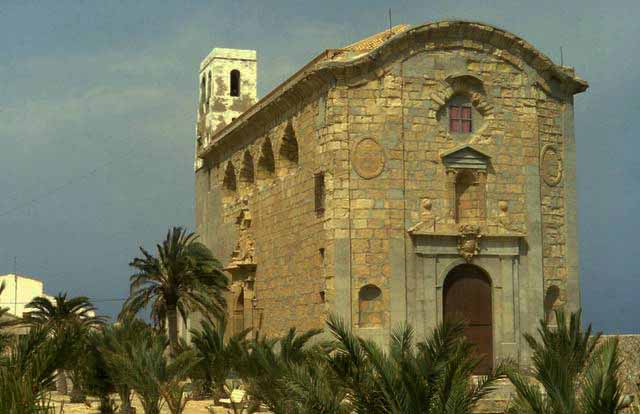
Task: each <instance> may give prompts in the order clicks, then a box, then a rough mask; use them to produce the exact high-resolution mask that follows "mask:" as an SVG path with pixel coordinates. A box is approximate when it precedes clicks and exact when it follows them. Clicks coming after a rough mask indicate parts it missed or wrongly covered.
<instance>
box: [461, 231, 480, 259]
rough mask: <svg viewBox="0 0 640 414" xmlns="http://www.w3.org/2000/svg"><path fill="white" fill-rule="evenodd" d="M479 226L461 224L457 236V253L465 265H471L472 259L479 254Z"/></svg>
mask: <svg viewBox="0 0 640 414" xmlns="http://www.w3.org/2000/svg"><path fill="white" fill-rule="evenodd" d="M481 238H482V234H480V226H477V225H474V224H463V225H461V226H460V230H459V234H458V252H460V256H462V257H463V258H464V260H465V261H466V262H467V263H471V260H473V257H474V256H476V255H477V254H479V253H480V239H481Z"/></svg>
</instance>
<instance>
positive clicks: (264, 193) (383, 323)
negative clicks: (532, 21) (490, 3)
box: [196, 22, 586, 360]
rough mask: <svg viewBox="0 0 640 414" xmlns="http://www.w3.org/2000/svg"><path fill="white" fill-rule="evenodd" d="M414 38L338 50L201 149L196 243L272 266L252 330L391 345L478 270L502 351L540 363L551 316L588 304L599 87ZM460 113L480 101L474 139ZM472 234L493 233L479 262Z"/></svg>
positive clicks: (453, 31)
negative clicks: (531, 336) (581, 196)
mask: <svg viewBox="0 0 640 414" xmlns="http://www.w3.org/2000/svg"><path fill="white" fill-rule="evenodd" d="M407 33H409V34H407V35H406V36H404V35H397V36H395V37H393V38H392V39H390V40H388V41H387V43H385V45H384V46H383V47H381V48H379V49H376V50H375V51H372V52H371V54H370V55H368V56H366V57H363V56H364V55H362V56H360V55H356V56H355V57H353V56H352V57H353V59H352V60H348V61H347V60H341V59H348V58H345V57H344V56H342V55H341V53H342V52H336V53H337V55H334V54H333V52H331V51H327V52H326V53H325V54H322V55H320V56H318V58H316V59H315V60H314V61H312V62H311V63H310V64H309V65H307V66H305V67H304V68H302V69H301V70H300V71H299V72H298V73H296V74H294V75H293V76H292V78H290V79H289V80H288V81H286V82H285V84H283V85H282V86H280V87H279V88H277V89H276V90H275V91H274V92H273V93H271V94H269V95H268V96H267V97H265V99H264V100H263V101H261V102H259V103H258V104H257V105H255V106H254V107H252V108H250V109H249V110H248V111H247V112H245V113H244V114H243V115H241V118H240V119H239V120H238V121H239V122H235V123H233V124H232V125H229V126H228V128H225V129H224V130H223V131H222V133H220V132H219V134H218V135H219V136H217V137H214V141H213V142H211V143H209V144H206V145H204V146H203V147H202V148H205V149H206V151H204V150H203V152H202V153H201V154H200V155H202V156H203V159H204V166H203V168H201V169H199V170H198V171H197V174H196V181H197V182H196V185H197V191H196V193H197V203H196V217H197V221H198V222H197V226H198V232H199V233H200V234H201V235H203V237H204V240H205V241H206V243H207V244H208V245H209V246H211V247H212V248H213V250H214V252H215V254H216V255H217V256H218V257H220V258H221V259H222V260H223V261H225V264H228V265H230V266H231V265H233V266H235V267H233V269H234V270H233V272H236V273H237V272H239V271H240V270H242V272H243V275H244V276H246V275H247V272H249V273H250V269H251V268H252V266H253V267H254V268H255V266H257V267H258V270H257V271H256V278H255V284H254V283H253V282H252V281H251V276H249V279H246V278H245V279H246V280H245V281H244V282H242V283H240V281H239V280H240V279H242V278H238V280H236V281H235V283H234V288H233V295H235V296H237V295H239V294H240V288H241V287H242V286H244V289H245V290H244V292H245V293H244V306H243V309H244V310H245V316H244V322H245V325H247V323H248V322H251V324H255V326H256V327H258V326H259V327H260V328H261V330H262V332H264V333H268V334H276V333H280V332H282V331H283V330H284V329H286V328H288V327H289V326H291V325H295V326H297V327H298V328H301V329H306V328H309V327H320V326H322V320H323V319H324V316H325V315H326V312H327V311H330V312H334V313H337V314H338V315H340V316H342V317H343V318H345V319H346V320H347V321H348V322H349V323H350V324H351V325H352V326H353V328H355V330H356V332H357V333H358V334H359V335H363V336H367V337H371V338H376V339H379V340H381V341H383V340H384V338H385V337H386V335H387V334H388V333H389V332H390V329H391V328H392V327H394V326H397V325H398V324H401V323H405V322H410V323H412V324H414V325H417V328H418V329H417V332H418V333H419V334H424V333H426V332H428V328H430V327H433V326H435V324H436V323H437V322H438V321H440V320H441V319H442V291H443V284H442V282H443V280H444V278H445V277H446V271H449V270H451V269H452V268H453V267H454V266H456V265H457V264H460V263H464V262H465V260H466V261H472V260H475V262H474V263H476V264H477V265H478V266H479V267H481V268H482V266H484V268H483V270H484V272H485V273H487V276H488V278H489V279H491V283H492V300H493V302H492V305H491V306H492V312H493V317H494V322H493V328H492V329H493V330H494V331H493V334H492V335H493V338H494V340H495V345H496V349H499V350H500V351H497V352H496V355H498V356H517V357H518V358H519V359H521V360H523V359H526V358H522V356H523V355H524V353H523V352H524V351H523V352H521V351H522V349H521V348H522V347H521V346H520V343H519V341H520V339H519V338H520V337H521V333H522V332H526V331H534V330H535V328H536V327H537V323H538V320H539V319H540V318H542V317H544V306H545V305H546V306H547V308H548V310H549V312H548V313H549V314H551V312H550V310H551V309H553V308H554V307H558V306H561V305H563V304H570V305H571V306H572V307H575V306H577V305H579V296H578V295H577V293H575V292H579V285H578V279H577V241H576V237H577V232H576V224H575V221H576V220H575V143H574V137H573V112H572V94H573V93H578V92H580V91H583V90H584V89H586V83H584V82H582V81H580V80H578V79H577V78H575V77H574V76H573V74H570V73H569V72H568V70H567V69H566V68H560V67H557V66H555V65H553V64H552V63H551V62H550V61H549V60H548V59H547V58H545V57H544V56H542V55H540V54H539V53H538V52H537V51H535V50H534V49H533V48H532V47H531V46H530V45H528V44H527V43H526V42H524V41H523V40H521V39H517V38H515V37H514V36H513V35H510V34H506V33H504V32H502V31H500V30H499V29H496V28H491V27H488V26H485V25H479V24H473V23H465V22H454V23H451V24H450V23H443V24H433V25H424V26H422V27H420V28H417V29H416V30H412V31H411V32H407ZM335 56H338V57H337V58H335V59H333V57H335ZM341 56H342V57H341ZM451 102H459V103H460V104H468V105H470V106H471V109H472V111H471V113H470V114H469V120H470V121H471V122H472V123H473V132H471V133H457V132H451V131H450V128H449V120H448V115H447V114H448V112H447V111H449V110H450V109H449V104H450V103H451ZM218 138H219V139H220V140H219V141H218ZM447 157H450V158H451V160H453V161H454V162H449V161H448V160H449V158H447ZM456 163H459V164H456ZM465 163H467V164H465ZM468 163H472V164H473V163H475V164H473V165H472V164H468ZM465 171H466V172H465ZM320 173H321V174H324V182H325V184H326V203H325V206H324V210H323V211H322V212H319V211H316V206H315V203H314V194H315V192H314V181H316V180H315V179H314V177H315V176H317V174H320ZM462 178H464V180H462ZM465 180H466V181H465ZM463 181H464V182H463ZM462 223H464V224H470V225H471V227H469V229H471V228H473V227H474V226H477V227H478V229H479V230H478V235H480V233H481V236H482V237H481V238H482V241H481V242H478V243H479V247H478V246H477V245H476V244H475V241H473V240H470V242H471V245H472V246H476V247H478V248H477V249H476V248H473V249H471V250H470V251H467V252H466V253H467V255H466V256H465V255H463V254H462V253H463V252H462V251H461V249H460V247H459V245H457V243H459V242H460V240H461V239H459V237H460V231H461V230H460V224H462ZM416 229H418V230H420V231H416V232H414V230H416ZM420 232H422V233H420ZM429 232H430V233H429ZM419 233H420V234H421V236H420V237H423V239H425V238H426V239H429V238H430V239H429V240H431V242H433V245H432V246H428V245H427V244H428V243H427V242H424V240H422V241H419V240H418V238H416V237H418V236H417V235H418V234H419ZM414 236H415V237H414ZM438 237H440V239H437V238H438ZM436 239H437V240H436ZM431 242H429V243H431ZM420 243H422V244H421V245H420ZM436 245H437V246H436ZM436 250H437V252H435V251H436ZM434 252H435V253H434ZM474 256H477V257H475V258H474ZM463 257H464V258H463ZM424 258H428V260H426V259H425V260H423V259H424ZM239 269H240V270H239ZM447 269H448V270H447ZM442 272H445V273H442ZM549 288H551V289H549ZM545 289H546V290H545ZM247 292H249V293H250V294H247ZM254 295H255V299H256V300H255V301H253V302H252V301H251V299H253V298H254ZM545 295H546V296H545ZM230 302H231V303H233V300H232V301H230ZM252 305H256V307H255V308H254V307H252ZM247 312H248V313H249V314H250V315H247ZM361 312H362V313H363V315H361V314H360V313H361ZM253 316H256V321H253V320H252V319H251V318H252V317H253Z"/></svg>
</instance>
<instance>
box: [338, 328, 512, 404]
mask: <svg viewBox="0 0 640 414" xmlns="http://www.w3.org/2000/svg"><path fill="white" fill-rule="evenodd" d="M327 323H328V325H329V330H330V331H331V333H332V334H333V336H334V338H335V341H334V348H335V351H334V352H332V353H330V354H329V356H328V357H327V360H328V364H329V366H330V367H331V368H332V370H333V373H334V376H335V378H336V379H337V380H338V381H339V382H340V383H341V384H340V387H339V388H338V389H342V390H344V392H345V395H346V396H347V399H348V400H349V402H350V403H351V406H352V409H353V411H354V412H355V413H362V414H364V413H392V414H414V413H415V414H418V413H447V414H457V413H460V414H467V413H470V412H471V410H472V408H473V407H474V405H475V404H476V403H477V402H478V401H479V400H480V399H481V398H482V397H484V396H486V395H487V394H488V393H489V392H491V390H492V389H493V386H494V384H495V382H496V380H497V379H498V378H500V377H501V376H502V375H503V373H504V372H505V367H504V366H503V365H499V366H498V367H497V368H496V369H495V370H494V371H493V372H492V373H491V374H490V375H488V376H486V377H482V378H480V380H479V381H478V382H477V383H474V381H473V380H472V378H473V371H474V369H475V368H476V366H477V365H478V364H479V363H480V359H478V358H477V357H474V356H473V352H472V351H473V345H472V344H471V343H469V342H468V341H466V340H465V339H464V337H463V333H464V324H463V323H461V322H445V323H444V324H443V325H441V326H439V327H438V328H436V329H435V330H434V331H433V334H432V335H431V336H430V337H428V338H426V340H424V341H421V342H418V343H417V344H415V341H414V335H413V330H412V329H411V328H410V327H400V328H398V329H396V330H395V331H394V332H393V334H392V335H391V343H390V347H389V352H388V353H387V352H384V351H383V350H382V349H381V348H380V347H379V346H378V345H377V344H376V343H375V342H373V341H370V340H366V339H362V338H359V337H357V336H355V335H354V334H353V333H352V332H351V331H350V330H349V329H348V328H347V327H346V326H345V324H344V322H343V321H342V320H340V319H339V318H336V317H330V318H329V320H328V322H327Z"/></svg>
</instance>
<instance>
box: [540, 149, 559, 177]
mask: <svg viewBox="0 0 640 414" xmlns="http://www.w3.org/2000/svg"><path fill="white" fill-rule="evenodd" d="M540 164H541V166H540V167H541V168H540V169H541V170H542V179H543V180H544V182H545V183H547V185H550V186H552V187H553V186H556V185H558V184H560V180H562V159H561V158H560V151H559V150H558V147H556V146H555V145H553V144H546V145H545V146H543V147H542V151H541V153H540Z"/></svg>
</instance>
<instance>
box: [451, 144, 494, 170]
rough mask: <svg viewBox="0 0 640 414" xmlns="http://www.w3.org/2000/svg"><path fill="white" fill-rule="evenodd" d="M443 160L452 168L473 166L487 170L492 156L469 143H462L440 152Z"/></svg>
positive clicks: (472, 167)
mask: <svg viewBox="0 0 640 414" xmlns="http://www.w3.org/2000/svg"><path fill="white" fill-rule="evenodd" d="M440 157H441V158H442V162H443V163H444V165H446V166H447V167H451V168H471V169H476V170H486V169H487V167H488V166H489V162H490V161H491V156H490V155H489V154H486V153H484V152H482V151H480V150H479V149H476V148H474V147H472V146H471V145H469V144H466V145H462V146H460V147H456V148H453V149H450V150H449V151H445V152H443V153H442V154H440Z"/></svg>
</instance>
